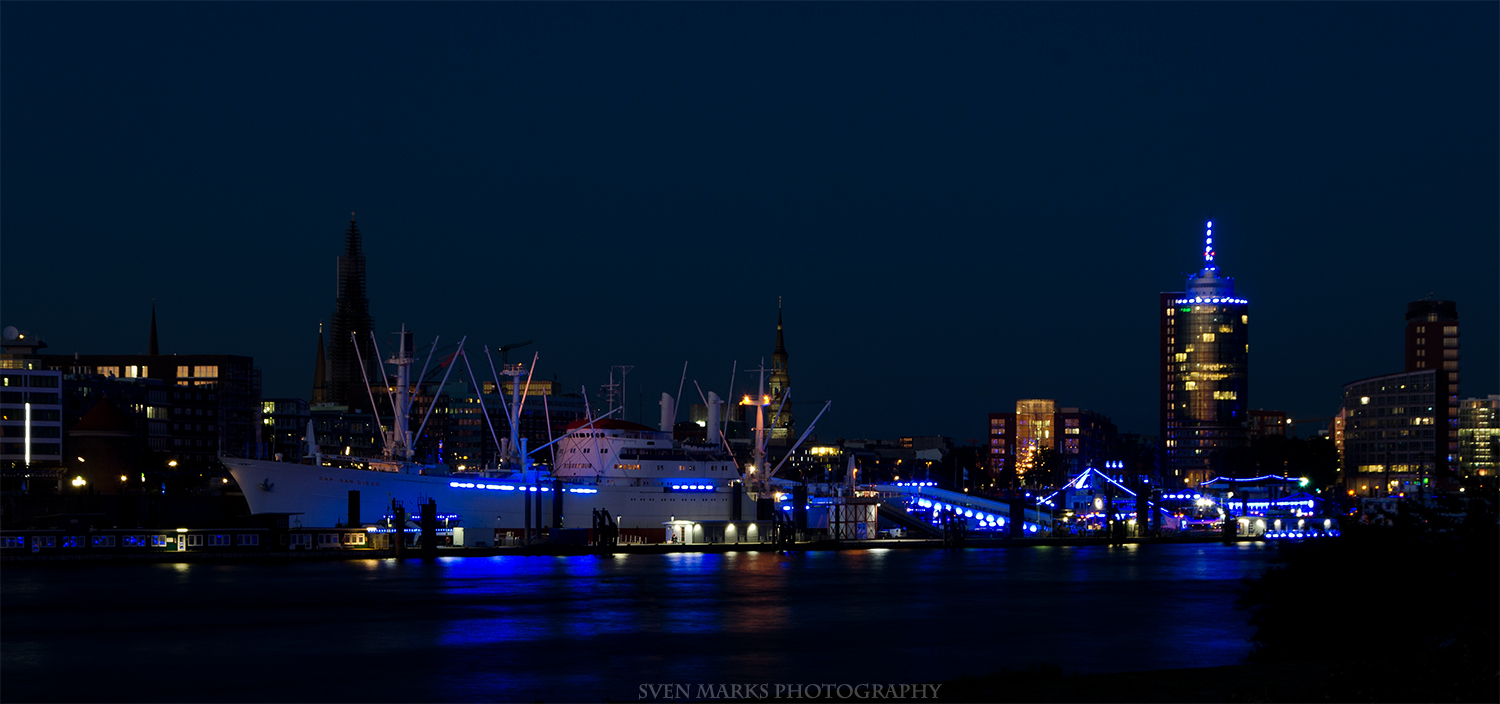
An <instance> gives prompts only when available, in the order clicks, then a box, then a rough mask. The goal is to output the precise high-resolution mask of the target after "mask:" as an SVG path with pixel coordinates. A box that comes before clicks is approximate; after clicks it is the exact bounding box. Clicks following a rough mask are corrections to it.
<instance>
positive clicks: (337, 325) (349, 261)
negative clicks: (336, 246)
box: [327, 213, 381, 406]
mask: <svg viewBox="0 0 1500 704" xmlns="http://www.w3.org/2000/svg"><path fill="white" fill-rule="evenodd" d="M361 239H362V238H361V236H360V233H359V224H358V223H357V222H355V220H354V213H349V229H348V230H347V231H345V232H344V254H343V255H342V256H340V257H339V258H338V300H337V302H336V303H335V305H334V309H333V318H332V320H331V321H330V322H329V328H330V330H329V334H330V335H332V339H331V340H330V341H329V349H328V358H329V359H328V380H327V384H328V402H329V403H332V404H334V405H339V406H365V405H368V403H367V402H364V399H365V398H366V395H365V394H364V393H363V388H364V383H365V382H364V375H363V374H361V373H360V369H359V364H360V355H363V356H364V360H365V363H366V364H374V363H375V350H374V346H373V345H372V344H371V341H370V330H371V329H372V327H373V321H372V320H371V319H370V299H369V298H367V297H366V296H365V254H364V249H363V247H362V244H363V243H362V242H361ZM356 341H357V342H356ZM356 344H358V352H356V347H355V345H356ZM376 378H381V377H380V376H379V373H378V372H376V373H375V374H372V375H371V379H372V383H373V379H376Z"/></svg>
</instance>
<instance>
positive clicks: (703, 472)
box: [221, 331, 827, 545]
mask: <svg viewBox="0 0 1500 704" xmlns="http://www.w3.org/2000/svg"><path fill="white" fill-rule="evenodd" d="M400 339H401V347H400V349H399V351H398V352H397V354H396V356H395V357H393V358H392V359H390V360H387V361H388V362H390V363H393V364H395V365H396V366H397V370H398V374H397V379H396V384H395V388H394V389H393V396H394V404H395V407H396V408H400V409H406V410H405V412H404V413H398V414H397V418H396V421H395V425H396V427H395V428H394V429H392V430H390V431H389V432H386V433H385V445H386V455H387V459H385V460H358V459H356V458H334V459H332V460H330V459H329V458H326V457H323V456H314V457H312V458H310V460H311V463H298V462H277V461H268V460H255V459H243V458H236V457H227V456H225V457H222V458H221V460H222V461H223V463H224V465H225V466H226V467H227V468H228V469H229V472H230V474H232V475H233V476H234V478H235V481H236V482H238V484H239V486H240V488H241V489H242V491H243V492H244V494H245V499H246V501H247V502H248V503H249V506H250V512H251V513H252V514H264V513H283V514H290V518H291V520H292V522H293V523H295V524H300V525H302V526H307V527H315V526H316V527H322V526H333V525H338V524H344V525H347V524H350V523H359V524H361V525H367V524H372V523H375V522H376V519H379V518H381V517H383V516H387V515H390V510H391V507H392V506H393V505H394V503H393V502H400V504H401V505H402V506H403V507H404V508H405V510H406V512H407V515H408V516H410V515H414V513H415V512H416V511H417V510H418V509H417V507H418V506H419V505H420V504H425V503H427V502H428V501H429V500H431V501H435V502H436V504H437V511H438V513H439V514H440V515H442V516H448V517H451V518H450V519H449V520H450V522H451V521H455V520H456V521H457V524H458V525H462V526H463V527H464V529H465V530H464V534H465V543H466V544H471V545H472V544H476V543H478V542H481V541H482V542H485V543H488V542H489V541H490V540H492V539H497V538H499V537H500V536H503V535H504V534H505V533H506V532H509V533H512V534H513V535H514V536H521V535H523V534H529V533H530V532H531V531H534V530H536V529H537V528H539V527H542V526H546V527H561V528H588V527H590V526H591V525H592V517H593V512H594V511H595V510H596V509H598V510H603V511H607V512H608V514H609V515H610V516H611V517H613V518H614V519H615V521H616V522H617V525H618V527H619V528H620V529H621V530H622V531H623V532H626V533H627V534H631V535H636V536H640V537H641V538H642V539H645V540H647V541H650V542H660V541H663V540H665V539H666V537H667V530H668V528H667V526H666V525H665V524H666V523H667V522H670V521H674V520H675V521H695V522H696V521H738V520H750V521H753V520H754V519H755V517H756V501H755V499H756V498H757V497H758V496H760V495H766V494H770V493H772V492H774V489H773V488H772V483H771V482H770V481H766V480H762V479H761V477H763V476H764V475H765V474H774V470H773V471H771V472H767V471H766V470H767V468H766V467H765V466H764V456H765V455H764V448H765V439H766V438H765V425H766V424H765V419H764V409H762V410H761V412H760V413H757V416H758V419H757V422H756V443H755V451H754V453H753V454H754V460H752V463H751V464H750V465H749V466H747V467H745V468H744V470H743V471H742V470H741V468H740V467H739V466H738V465H737V463H736V461H735V459H734V458H733V456H732V455H730V454H729V452H728V448H727V447H726V446H725V443H724V442H723V440H722V435H721V427H720V425H719V419H718V415H719V413H718V408H719V401H718V397H717V395H715V394H712V393H711V394H709V397H708V399H707V400H708V401H709V409H710V415H709V422H708V424H707V426H708V433H707V443H706V444H704V445H693V444H684V443H679V442H676V441H674V440H673V437H672V432H671V427H672V422H673V420H674V419H675V417H676V413H675V401H674V400H673V399H672V398H671V396H670V395H667V394H663V401H662V403H663V410H662V428H661V429H660V430H655V429H652V428H650V427H648V426H645V425H641V424H639V423H632V422H628V421H622V420H615V419H611V418H608V417H607V415H608V414H606V417H604V418H599V419H594V420H579V421H576V422H574V423H573V424H571V425H570V426H569V427H568V429H567V432H566V433H565V434H564V435H563V436H562V437H561V438H558V439H557V440H556V441H555V442H554V443H548V445H552V446H554V447H552V448H551V450H553V451H552V452H549V453H548V455H550V456H551V457H553V458H555V460H554V461H555V466H554V467H553V469H552V470H551V471H550V472H548V471H538V470H537V469H535V468H534V466H533V465H532V463H531V460H530V457H531V456H532V455H535V454H537V453H538V452H540V451H542V450H544V449H547V446H543V447H542V448H537V449H536V450H531V451H528V449H527V446H526V445H527V443H526V441H525V440H524V439H521V438H519V437H518V436H517V434H516V432H515V428H516V426H517V424H516V423H515V422H514V418H515V417H516V416H517V415H519V409H520V406H521V398H520V396H519V393H518V391H519V388H520V384H519V383H515V382H518V381H520V376H521V375H522V374H525V373H526V372H525V371H523V365H519V364H517V365H507V367H506V369H505V371H504V372H503V373H504V374H507V375H511V376H512V377H513V383H512V384H511V389H512V402H511V403H510V404H509V406H508V408H507V411H506V412H507V415H510V416H511V418H512V422H511V423H510V427H511V428H512V432H511V437H510V438H509V443H508V444H505V445H504V448H505V453H507V454H508V455H509V461H508V463H507V464H509V466H510V467H511V469H505V470H500V471H494V470H491V471H479V472H456V473H453V472H448V471H446V470H445V469H443V468H441V467H432V466H426V465H421V464H416V463H413V462H412V461H411V455H412V451H411V447H412V444H411V438H412V437H413V435H412V433H411V432H410V430H409V429H408V423H407V418H406V417H407V415H408V414H409V412H410V407H411V402H410V399H411V397H410V390H411V385H410V381H409V370H410V366H411V363H412V361H413V360H412V358H411V357H409V356H408V349H407V347H408V345H409V342H408V340H409V334H408V333H405V332H404V331H403V333H402V335H401V336H400ZM455 354H463V343H462V342H460V344H459V351H458V352H457V353H455ZM451 366H457V365H456V364H455V365H451ZM451 366H450V369H451ZM445 381H446V377H445ZM761 383H762V387H764V377H762V381H761ZM762 397H764V394H762ZM765 398H768V397H765ZM824 410H825V411H826V410H827V407H826V406H825V407H824ZM513 414H514V415H513ZM818 417H819V418H821V417H822V413H819V414H818ZM816 422H817V419H814V421H813V423H814V424H815V423H816ZM811 430H812V427H811V426H809V428H808V432H810V431H811ZM308 432H309V437H311V433H312V429H311V427H309V430H308ZM418 433H420V429H419V430H418ZM806 435H807V433H804V434H803V437H804V438H805V437H806ZM799 443H800V441H799ZM313 446H315V445H313ZM793 449H795V447H794V448H793ZM788 454H790V453H788ZM756 464H760V465H761V466H760V468H759V471H760V474H759V475H757V474H756V466H755V465H756ZM339 465H350V466H339ZM353 465H362V466H359V467H356V466H353ZM776 484H778V485H782V484H785V482H779V481H778V482H776ZM757 489H758V491H757ZM350 491H358V492H359V505H360V508H359V512H360V515H359V516H357V517H355V518H354V519H353V520H351V518H350V516H349V515H348V514H349V510H350V501H349V499H350V494H349V492H350ZM492 531H493V532H492ZM492 536H493V537H492Z"/></svg>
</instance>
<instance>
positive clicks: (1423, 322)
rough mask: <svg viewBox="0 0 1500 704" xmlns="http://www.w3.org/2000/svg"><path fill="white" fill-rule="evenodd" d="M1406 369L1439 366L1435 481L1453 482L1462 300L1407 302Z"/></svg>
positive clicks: (1436, 369)
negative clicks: (1459, 309) (1459, 315)
mask: <svg viewBox="0 0 1500 704" xmlns="http://www.w3.org/2000/svg"><path fill="white" fill-rule="evenodd" d="M1405 332H1406V334H1405V340H1404V342H1405V345H1404V347H1405V352H1406V367H1405V369H1406V371H1408V372H1413V371H1418V370H1422V369H1432V370H1435V371H1436V372H1437V373H1436V378H1435V383H1436V384H1437V389H1436V392H1437V400H1436V406H1435V409H1436V410H1435V411H1434V417H1435V419H1436V422H1435V423H1434V424H1433V428H1432V430H1433V444H1434V447H1435V449H1436V453H1435V454H1436V457H1435V467H1434V468H1433V471H1434V472H1435V474H1434V477H1435V481H1439V482H1441V483H1443V484H1448V483H1450V482H1451V481H1452V480H1453V478H1454V477H1455V475H1456V472H1455V470H1456V469H1457V467H1458V461H1459V460H1458V383H1459V382H1458V372H1459V323H1458V304H1457V303H1455V302H1453V301H1437V300H1431V299H1427V300H1421V301H1412V302H1411V303H1408V304H1406V331H1405Z"/></svg>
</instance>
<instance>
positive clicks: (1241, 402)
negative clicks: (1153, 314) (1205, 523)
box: [1158, 222, 1250, 486]
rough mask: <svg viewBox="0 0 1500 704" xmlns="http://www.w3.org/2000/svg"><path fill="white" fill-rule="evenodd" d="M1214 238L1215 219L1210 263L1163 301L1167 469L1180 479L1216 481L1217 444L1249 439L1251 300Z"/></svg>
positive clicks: (1167, 475) (1207, 249)
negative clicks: (1225, 266) (1223, 264)
mask: <svg viewBox="0 0 1500 704" xmlns="http://www.w3.org/2000/svg"><path fill="white" fill-rule="evenodd" d="M1213 241H1214V240H1213V223H1212V222H1210V223H1208V227H1207V234H1206V235H1205V243H1204V248H1203V269H1202V270H1201V271H1199V272H1198V273H1196V274H1194V275H1192V276H1190V277H1189V278H1188V280H1187V290H1186V291H1172V292H1166V293H1162V294H1161V296H1160V299H1159V305H1158V310H1160V312H1161V363H1160V365H1159V366H1158V370H1159V371H1160V373H1161V392H1160V393H1161V398H1160V408H1161V420H1160V427H1161V439H1162V442H1161V452H1162V463H1161V469H1162V474H1163V480H1165V481H1167V482H1169V483H1175V484H1177V485H1189V486H1196V485H1198V484H1200V483H1202V482H1205V481H1208V480H1209V479H1210V478H1212V474H1213V472H1212V469H1211V465H1210V458H1211V457H1212V455H1213V453H1214V451H1215V450H1223V449H1229V448H1232V447H1238V446H1243V445H1245V444H1246V443H1247V442H1248V439H1247V431H1246V428H1245V423H1246V420H1247V419H1248V414H1247V409H1248V408H1249V403H1250V398H1249V397H1250V344H1249V341H1250V305H1249V301H1246V300H1245V299H1243V298H1235V297H1234V279H1233V278H1230V277H1227V276H1221V275H1220V274H1219V269H1218V267H1217V266H1216V265H1215V264H1214V248H1213Z"/></svg>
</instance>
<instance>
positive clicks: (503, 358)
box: [495, 340, 531, 364]
mask: <svg viewBox="0 0 1500 704" xmlns="http://www.w3.org/2000/svg"><path fill="white" fill-rule="evenodd" d="M529 344H531V340H527V341H525V342H512V343H510V344H508V345H501V346H499V347H497V348H495V351H496V352H499V353H500V363H501V364H510V351H511V350H513V349H516V348H517V347H525V346H527V345H529Z"/></svg>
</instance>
